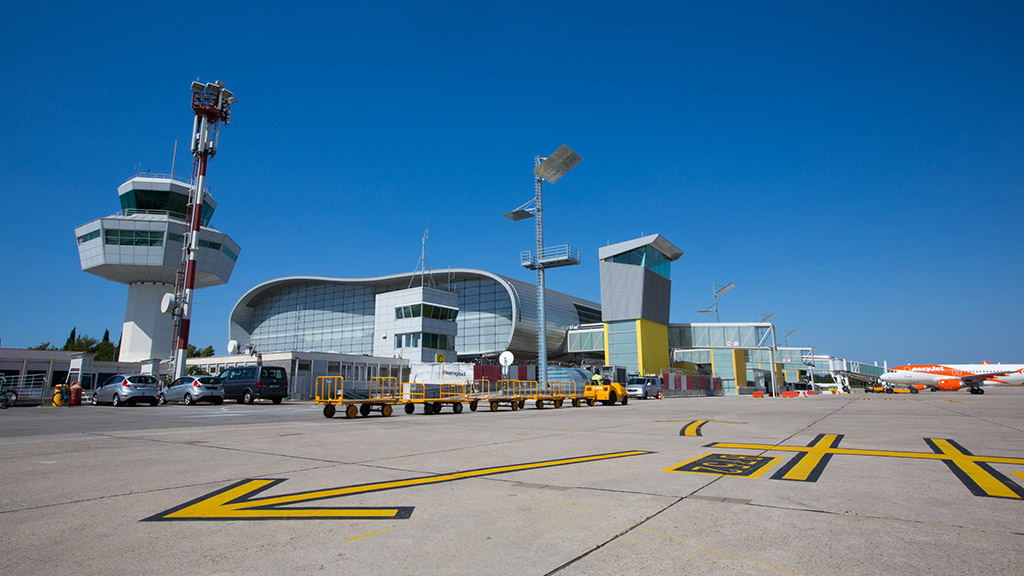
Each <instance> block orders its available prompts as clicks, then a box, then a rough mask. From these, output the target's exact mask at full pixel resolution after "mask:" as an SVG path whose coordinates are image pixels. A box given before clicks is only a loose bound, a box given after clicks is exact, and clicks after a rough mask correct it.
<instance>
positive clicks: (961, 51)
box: [0, 0, 1024, 365]
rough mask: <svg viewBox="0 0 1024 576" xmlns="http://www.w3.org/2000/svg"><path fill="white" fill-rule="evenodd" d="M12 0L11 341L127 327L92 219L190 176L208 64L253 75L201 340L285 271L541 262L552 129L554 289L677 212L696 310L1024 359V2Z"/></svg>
mask: <svg viewBox="0 0 1024 576" xmlns="http://www.w3.org/2000/svg"><path fill="white" fill-rule="evenodd" d="M69 4H70V3H67V2H16V3H11V4H9V5H7V6H5V8H4V10H3V17H2V18H0V54H2V59H0V73H2V78H3V81H4V89H3V90H2V91H0V186H2V190H3V192H2V198H3V202H4V210H3V214H4V218H3V220H2V224H0V250H2V254H3V281H2V282H0V299H2V302H3V305H2V306H0V338H2V345H3V346H4V347H28V346H33V345H36V344H39V343H41V342H43V341H51V342H53V343H54V344H57V345H61V344H63V342H64V340H65V339H66V337H67V335H68V333H69V331H70V330H71V328H72V327H77V330H78V333H79V334H83V333H85V334H88V335H91V336H93V337H96V338H99V337H100V336H102V334H103V331H104V330H105V329H110V332H111V337H112V338H113V339H115V341H116V339H117V337H118V335H119V334H120V331H121V323H122V322H123V319H124V306H125V298H126V295H127V290H128V289H127V287H126V286H123V285H120V284H116V283H113V282H110V281H107V280H103V279H101V278H99V277H95V276H92V275H90V274H87V273H85V272H82V271H81V267H80V264H79V260H78V252H77V246H76V243H75V237H74V228H75V226H78V225H81V224H84V223H86V222H88V221H91V220H93V219H95V218H99V217H102V216H107V215H110V214H112V213H114V212H115V211H117V210H118V209H119V208H120V206H119V204H118V200H117V192H116V189H117V186H118V185H119V184H121V183H122V182H123V181H124V180H125V179H127V178H128V177H129V176H130V175H131V174H132V172H133V170H134V169H135V168H136V167H141V168H142V170H152V171H153V172H168V171H169V170H170V167H171V157H172V151H173V148H174V141H175V140H178V141H179V154H178V159H177V165H176V169H175V171H176V172H177V173H179V174H186V173H187V172H188V170H189V164H190V158H188V157H187V152H186V153H185V154H183V153H182V151H183V150H185V149H187V145H186V144H184V143H185V142H187V140H188V138H189V135H190V133H191V128H192V118H193V114H192V111H191V109H190V106H189V103H190V100H189V84H190V82H191V81H192V80H193V79H195V78H197V77H198V78H200V79H201V80H202V81H203V82H210V81H213V80H215V79H220V80H223V81H225V82H226V83H227V85H228V87H229V88H230V89H231V90H233V91H234V92H235V94H236V96H237V97H238V100H239V102H238V104H236V105H235V106H234V108H233V110H232V112H233V114H232V116H233V121H232V124H231V126H229V127H227V128H225V129H224V130H223V132H222V134H221V140H220V151H219V154H218V155H217V157H216V158H214V159H213V160H212V161H211V163H210V167H209V172H208V181H209V184H210V187H211V189H212V191H213V194H214V196H215V197H216V199H217V201H218V203H219V206H218V210H217V213H216V214H215V216H214V219H213V222H212V224H213V226H215V227H216V228H218V229H220V230H222V231H224V232H226V233H228V234H229V235H231V237H232V238H234V240H235V241H237V242H238V244H239V245H241V247H242V251H241V254H240V256H239V259H238V263H237V266H236V267H235V270H234V274H233V276H232V278H231V281H230V282H229V283H228V284H227V285H224V286H220V287H215V288H209V289H205V290H202V291H199V292H198V293H197V297H196V302H197V303H196V309H195V314H194V317H193V318H194V319H193V330H192V342H193V343H194V344H196V345H199V346H200V347H203V346H206V345H213V346H214V347H215V348H216V349H217V351H218V352H221V353H222V352H224V351H225V343H226V341H227V338H228V334H227V325H228V314H229V312H230V310H231V308H232V306H233V305H234V303H235V302H236V301H237V300H238V298H240V297H241V296H242V294H244V293H245V292H246V291H247V290H249V289H250V288H252V287H253V286H255V285H256V284H258V283H260V282H263V281H266V280H270V279H273V278H278V277H281V276H289V275H319V276H334V277H367V276H376V275H383V274H392V273H400V272H407V271H411V270H413V269H414V267H415V266H416V263H417V260H418V257H419V251H420V238H421V236H422V234H423V230H424V228H429V229H430V239H429V241H428V244H427V257H428V260H429V263H430V265H431V267H432V268H433V269H435V270H439V269H443V268H446V267H470V268H482V269H485V270H489V271H493V272H496V273H499V274H504V275H507V276H511V277H514V278H519V279H522V280H525V281H529V282H533V281H534V275H533V273H532V272H530V271H527V270H525V269H523V268H521V267H520V266H519V262H518V253H519V251H520V250H527V249H531V248H532V242H533V226H532V224H531V222H532V221H530V222H519V223H512V222H510V221H508V220H506V219H505V218H502V216H501V213H502V212H505V211H508V210H511V209H513V208H515V207H517V206H518V205H519V204H521V203H523V202H525V201H526V200H528V199H529V198H530V197H531V196H532V194H533V184H532V183H533V178H532V174H531V169H532V167H533V164H532V163H533V156H534V155H536V154H541V155H546V154H549V153H550V152H552V151H554V150H555V149H556V148H557V147H558V146H559V145H561V144H563V143H564V144H568V145H569V146H571V147H572V148H573V149H574V150H576V151H577V152H578V153H579V154H580V155H581V156H583V158H584V160H583V163H582V164H580V165H579V166H578V167H577V168H576V169H575V170H573V171H572V173H570V174H569V175H568V176H566V177H565V178H564V179H563V180H561V181H560V182H558V183H557V184H555V185H550V186H547V187H546V188H545V223H546V234H547V242H546V244H548V245H556V244H563V243H569V244H572V245H574V246H576V247H577V248H579V249H580V250H581V251H582V254H583V263H582V265H580V266H578V267H575V268H564V269H557V270H553V271H551V272H549V273H548V285H549V287H550V288H552V289H555V290H559V291H562V292H567V293H571V294H574V295H578V296H581V297H585V298H589V299H592V300H600V288H599V277H598V262H597V250H598V248H599V247H600V246H603V245H606V244H608V243H615V242H620V241H623V240H628V239H631V238H635V237H637V236H639V235H641V234H652V233H660V234H662V235H663V236H665V237H666V238H667V239H668V240H670V241H671V242H673V243H674V244H676V245H677V246H679V247H680V248H682V249H683V251H684V252H685V255H684V256H683V257H682V259H680V260H679V261H677V262H676V263H675V264H673V268H672V281H673V285H672V321H673V322H700V321H710V320H713V318H712V317H711V316H709V315H707V314H698V313H697V310H699V309H701V308H704V307H706V306H708V305H710V304H711V302H712V284H713V283H715V282H717V283H720V284H725V283H727V282H735V283H736V284H737V288H736V289H735V290H733V291H731V292H729V293H728V294H727V295H725V296H723V297H722V298H721V299H720V309H721V319H722V321H723V322H738V321H754V320H757V319H758V314H759V313H769V312H774V313H776V314H777V316H776V317H775V322H776V326H777V327H778V330H779V332H780V334H781V333H782V332H785V331H789V330H793V329H796V330H797V332H796V333H795V334H794V335H793V336H792V337H791V338H790V339H789V344H790V345H804V346H811V345H814V346H816V347H817V348H816V351H817V352H819V353H829V354H832V355H834V356H839V357H846V358H850V359H854V360H860V361H865V362H874V361H878V362H881V361H883V360H886V361H888V362H889V363H890V365H892V364H896V363H909V362H938V361H944V362H975V361H982V360H989V361H993V362H996V361H1002V362H1021V361H1024V350H1022V336H1021V333H1022V332H1021V327H1022V326H1024V304H1022V298H1021V286H1022V285H1024V239H1022V232H1024V191H1022V189H1021V184H1022V182H1024V36H1022V35H1021V33H1020V23H1021V22H1024V5H1022V4H1021V3H1019V2H981V3H978V2H937V1H927V2H910V3H906V2H891V1H885V2H842V3H835V2H817V1H815V2H703V3H688V2H637V3H625V4H624V3H622V2H543V3H541V2H538V3H531V2H514V3H513V2H445V1H440V2H439V1H432V2H425V1H424V2H386V1H376V0H375V1H366V2H339V3H334V2H325V3H322V4H307V3H302V2H294V3H285V4H282V3H274V4H272V5H263V4H262V3H259V2H244V3H231V2H227V3H206V4H203V5H202V6H203V8H202V9H190V8H189V6H198V5H188V4H182V3H180V2H179V3H146V2H143V3H137V2H132V3H121V2H110V3H97V2H89V3H75V5H73V6H69Z"/></svg>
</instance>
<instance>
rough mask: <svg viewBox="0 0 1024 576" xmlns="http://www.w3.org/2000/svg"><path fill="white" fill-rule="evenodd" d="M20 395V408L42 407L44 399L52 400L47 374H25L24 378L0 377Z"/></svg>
mask: <svg viewBox="0 0 1024 576" xmlns="http://www.w3.org/2000/svg"><path fill="white" fill-rule="evenodd" d="M0 380H3V381H4V382H6V384H7V386H10V387H11V388H12V389H14V391H15V392H17V394H18V404H17V405H18V406H41V405H42V404H43V398H44V397H45V398H46V400H47V401H49V399H50V392H51V390H50V385H49V382H47V381H46V374H25V375H22V376H0Z"/></svg>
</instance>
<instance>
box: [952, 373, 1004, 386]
mask: <svg viewBox="0 0 1024 576" xmlns="http://www.w3.org/2000/svg"><path fill="white" fill-rule="evenodd" d="M1014 372H1016V370H1005V371H1003V372H986V373H984V374H972V375H970V376H961V377H960V381H961V382H963V383H964V386H981V385H982V384H984V383H985V380H988V379H989V378H998V377H999V376H1006V375H1007V374H1013V373H1014Z"/></svg>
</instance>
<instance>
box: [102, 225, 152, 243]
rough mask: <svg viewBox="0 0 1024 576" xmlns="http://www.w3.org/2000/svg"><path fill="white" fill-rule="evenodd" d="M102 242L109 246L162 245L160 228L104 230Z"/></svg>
mask: <svg viewBox="0 0 1024 576" xmlns="http://www.w3.org/2000/svg"><path fill="white" fill-rule="evenodd" d="M103 243H104V244H107V245H109V246H163V245H164V233H163V231H162V230H110V229H108V230H104V231H103Z"/></svg>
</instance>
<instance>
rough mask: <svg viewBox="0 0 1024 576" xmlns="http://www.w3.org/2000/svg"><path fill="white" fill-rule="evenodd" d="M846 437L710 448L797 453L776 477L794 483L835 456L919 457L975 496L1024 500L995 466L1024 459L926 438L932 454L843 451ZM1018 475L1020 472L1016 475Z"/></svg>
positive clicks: (814, 474)
mask: <svg viewBox="0 0 1024 576" xmlns="http://www.w3.org/2000/svg"><path fill="white" fill-rule="evenodd" d="M842 439H843V435H842V434H819V435H818V436H817V437H816V438H815V439H814V440H813V441H812V442H811V443H810V444H809V445H807V446H774V445H771V444H738V443H731V442H714V443H711V444H708V445H707V447H708V448H730V449H741V450H768V451H782V452H796V453H797V455H796V456H795V457H793V458H791V459H790V461H789V462H787V463H786V465H785V466H783V467H782V468H780V469H779V470H778V471H776V472H775V474H773V475H772V479H773V480H794V481H797V482H815V481H817V480H818V477H819V476H821V473H822V472H823V471H824V470H825V467H826V466H827V465H828V462H829V459H830V458H831V457H832V456H833V455H835V454H842V455H853V456H882V457H886V458H916V459H921V460H940V461H942V462H944V463H945V464H946V465H947V466H948V467H949V469H950V470H951V471H952V472H953V474H955V475H956V477H957V478H958V479H959V480H960V481H961V482H963V484H964V485H965V486H966V487H967V489H968V490H970V491H971V493H972V494H974V495H975V496H984V497H988V498H1008V499H1013V500H1021V499H1024V488H1022V487H1021V485H1020V484H1017V483H1016V482H1014V481H1013V480H1012V479H1011V478H1009V477H1008V476H1006V475H1004V474H1002V473H1000V472H999V471H997V470H995V469H994V468H993V467H992V466H991V464H1014V465H1024V458H1006V457H1001V456H976V455H974V454H972V453H971V452H970V451H968V450H967V449H965V448H964V447H962V446H960V445H959V444H957V443H956V442H955V441H953V440H948V439H941V438H925V439H924V441H925V442H927V443H928V446H929V447H931V449H932V452H902V451H894V450H857V449H848V448H840V447H839V443H840V441H842ZM1015 475H1016V473H1015Z"/></svg>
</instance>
